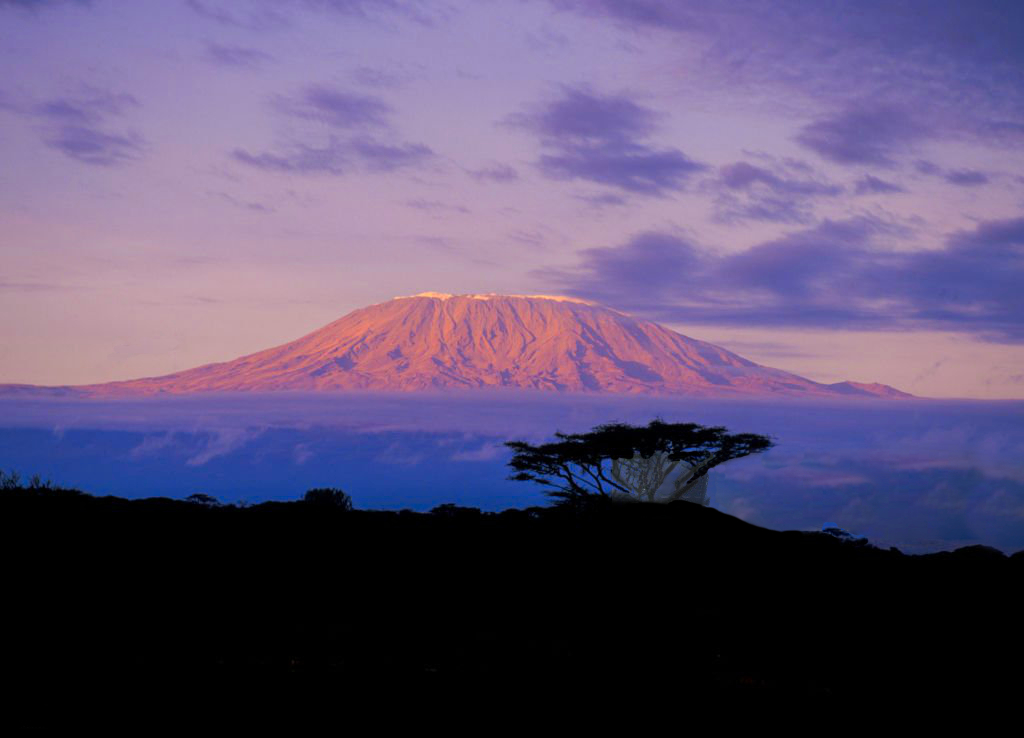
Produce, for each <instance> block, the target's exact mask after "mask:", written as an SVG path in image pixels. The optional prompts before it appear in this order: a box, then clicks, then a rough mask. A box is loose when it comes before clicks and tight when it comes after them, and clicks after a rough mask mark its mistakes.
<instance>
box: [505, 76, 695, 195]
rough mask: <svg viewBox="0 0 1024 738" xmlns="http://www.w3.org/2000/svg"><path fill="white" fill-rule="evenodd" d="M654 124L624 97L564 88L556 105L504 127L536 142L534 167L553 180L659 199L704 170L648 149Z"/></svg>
mask: <svg viewBox="0 0 1024 738" xmlns="http://www.w3.org/2000/svg"><path fill="white" fill-rule="evenodd" d="M658 118H659V116H658V115H657V114H656V113H655V112H654V111H653V110H650V109H648V108H645V107H643V106H641V105H639V104H637V103H636V102H634V101H633V100H631V99H629V98H628V97H626V96H624V95H599V94H596V93H593V92H590V91H589V90H586V89H581V88H563V90H562V94H561V96H560V97H559V98H558V99H556V100H553V101H550V102H548V103H546V104H543V105H540V106H538V107H537V108H535V109H533V110H531V111H527V112H520V113H516V114H513V115H511V116H509V117H508V118H507V119H506V121H505V123H506V124H508V125H511V126H513V127H518V128H522V129H525V130H528V131H530V132H532V133H534V134H535V135H536V136H537V137H538V139H539V141H540V144H541V146H542V148H543V149H544V152H545V153H543V154H542V155H541V157H540V159H539V160H538V162H537V166H538V168H539V169H540V170H541V172H543V173H544V174H545V175H546V176H548V177H549V178H551V179H556V180H575V179H581V180H585V181H589V182H596V183H598V184H602V185H607V186H609V187H615V188H618V189H622V190H625V191H627V192H632V193H636V194H643V195H651V196H660V195H664V194H665V193H666V192H669V191H673V190H681V189H683V187H684V185H685V184H686V182H687V180H688V179H689V178H690V177H691V176H692V175H693V174H695V173H696V172H700V171H703V170H704V169H706V168H707V167H706V166H705V165H704V164H701V163H699V162H696V161H694V160H692V159H690V158H689V157H688V156H686V155H685V154H684V153H683V152H682V151H679V150H678V149H673V148H656V147H654V146H651V145H649V144H648V143H646V142H645V141H644V139H647V138H648V137H649V136H650V135H651V134H653V133H654V131H655V130H656V128H657V121H658Z"/></svg>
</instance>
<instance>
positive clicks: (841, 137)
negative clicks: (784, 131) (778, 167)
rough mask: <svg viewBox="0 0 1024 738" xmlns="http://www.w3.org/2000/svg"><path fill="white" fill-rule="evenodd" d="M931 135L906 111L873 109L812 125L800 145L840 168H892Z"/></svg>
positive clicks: (852, 111)
mask: <svg viewBox="0 0 1024 738" xmlns="http://www.w3.org/2000/svg"><path fill="white" fill-rule="evenodd" d="M928 135H929V130H928V128H927V127H926V126H924V125H923V124H921V123H919V122H918V121H916V120H915V119H914V118H913V117H912V116H910V115H909V114H908V113H907V112H906V111H904V110H901V109H899V108H895V107H886V106H873V107H870V106H869V107H852V108H849V109H847V110H844V111H842V112H840V113H837V114H835V115H832V116H829V117H827V118H822V119H820V120H817V121H814V122H813V123H809V124H807V125H806V126H804V127H803V128H802V129H801V130H800V133H799V134H798V135H797V137H796V142H797V143H798V144H800V145H801V146H804V147H806V148H808V149H811V150H812V151H814V152H815V153H817V154H818V155H820V156H822V157H823V158H825V159H828V160H829V161H833V162H836V163H837V164H858V165H865V164H866V165H874V166H881V167H891V166H893V165H894V164H895V161H894V159H893V157H894V156H899V155H900V154H902V153H904V152H905V151H906V149H907V148H908V147H910V146H912V145H913V144H915V143H917V142H918V141H920V140H921V139H923V138H925V137H927V136H928Z"/></svg>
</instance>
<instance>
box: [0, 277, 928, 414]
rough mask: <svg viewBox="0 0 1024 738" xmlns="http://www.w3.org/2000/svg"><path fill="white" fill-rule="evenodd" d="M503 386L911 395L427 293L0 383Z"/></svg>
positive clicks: (523, 301)
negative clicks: (105, 368)
mask: <svg viewBox="0 0 1024 738" xmlns="http://www.w3.org/2000/svg"><path fill="white" fill-rule="evenodd" d="M501 387H504V388H515V389H538V390H551V391H559V392H581V393H612V394H670V395H690V396H695V397H720V396H757V395H796V396H815V397H816V396H821V397H851V396H852V397H885V398H898V397H910V395H908V394H906V393H903V392H900V391H899V390H896V389H894V388H892V387H888V386H886V385H881V384H865V383H858V382H849V381H847V382H837V383H835V384H822V383H819V382H814V381H812V380H809V379H806V378H804V377H801V376H799V375H796V374H792V373H790V372H785V371H782V370H780V369H773V368H771V367H766V366H762V365H760V364H757V363H755V362H753V361H750V360H748V359H745V358H744V357H742V356H740V355H738V354H735V353H733V352H731V351H728V350H726V349H724V348H722V347H720V346H716V345H715V344H712V343H708V342H706V341H700V340H697V339H693V338H689V337H687V336H684V335H682V334H680V333H677V332H675V331H672V330H669V329H668V328H665V327H663V326H661V325H658V324H657V323H653V322H650V321H646V320H642V319H639V318H634V317H632V316H630V315H628V314H626V313H622V312H620V311H617V310H614V309H612V308H608V307H605V306H602V305H599V304H597V303H593V302H590V301H587V300H581V299H578V298H571V297H561V296H555V295H498V294H473V295H451V294H447V293H434V292H427V293H420V294H418V295H411V296H408V297H396V298H394V299H392V300H389V301H387V302H383V303H378V304H375V305H369V306H367V307H364V308H359V309H356V310H353V311H352V312H350V313H348V314H347V315H344V316H342V317H341V318H339V319H337V320H335V321H333V322H331V323H328V324H327V325H325V326H323V327H322V328H319V329H317V330H315V331H313V332H311V333H308V334H306V335H305V336H302V337H300V338H298V339H296V340H294V341H290V342H288V343H285V344H281V345H279V346H275V347H272V348H269V349H265V350H263V351H257V352H255V353H252V354H247V355H245V356H241V357H239V358H237V359H233V360H231V361H226V362H218V363H213V364H205V365H202V366H198V367H195V368H192V369H187V370H184V371H179V372H174V373H172V374H167V375H162V376H158V377H147V378H142V379H133V380H125V381H118V382H107V383H102V384H90V385H77V386H66V387H34V386H31V385H0V390H2V391H4V393H5V394H36V393H39V392H45V393H48V394H55V393H56V394H63V393H69V394H73V395H79V396H96V397H103V396H136V395H154V394H188V393H198V392H216V391H220V392H228V391H279V390H301V391H343V390H381V391H403V392H410V391H412V392H414V391H423V390H435V389H449V388H476V389H483V388H501Z"/></svg>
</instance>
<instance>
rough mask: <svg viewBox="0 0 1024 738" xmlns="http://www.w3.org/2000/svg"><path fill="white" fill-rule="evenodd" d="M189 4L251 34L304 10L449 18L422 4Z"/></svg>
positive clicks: (404, 0)
mask: <svg viewBox="0 0 1024 738" xmlns="http://www.w3.org/2000/svg"><path fill="white" fill-rule="evenodd" d="M186 3H187V4H188V6H189V7H190V8H191V9H192V10H193V11H194V12H195V13H196V14H197V15H199V16H201V17H203V18H205V19H206V20H209V21H212V22H214V23H218V24H220V25H223V26H229V27H233V28H243V29H246V30H250V31H267V30H277V29H280V28H285V27H287V26H289V25H290V24H291V20H290V18H289V14H291V13H294V12H296V11H302V10H307V11H314V12H320V13H324V14H328V15H337V16H342V17H344V18H345V19H357V20H363V21H372V20H376V19H379V18H383V17H387V16H395V15H397V16H402V17H405V18H408V19H410V20H413V21H416V22H418V23H422V24H426V25H429V24H432V23H433V22H434V21H435V20H438V19H441V18H444V17H446V15H447V14H448V11H447V10H446V9H443V8H439V7H437V6H436V5H432V4H430V3H426V2H420V0H235V1H234V2H227V1H226V0H186Z"/></svg>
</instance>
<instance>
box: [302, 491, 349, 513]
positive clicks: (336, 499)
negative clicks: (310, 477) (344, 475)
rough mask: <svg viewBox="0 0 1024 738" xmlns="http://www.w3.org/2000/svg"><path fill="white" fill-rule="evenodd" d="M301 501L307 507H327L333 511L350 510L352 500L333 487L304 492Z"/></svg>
mask: <svg viewBox="0 0 1024 738" xmlns="http://www.w3.org/2000/svg"><path fill="white" fill-rule="evenodd" d="M302 501H303V502H305V503H307V504H309V505H317V506H319V507H329V508H332V509H334V510H351V509H352V498H351V497H349V496H348V495H347V494H345V492H343V491H342V490H340V489H336V488H334V487H318V488H316V489H311V490H308V491H307V492H306V494H305V495H303V497H302Z"/></svg>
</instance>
